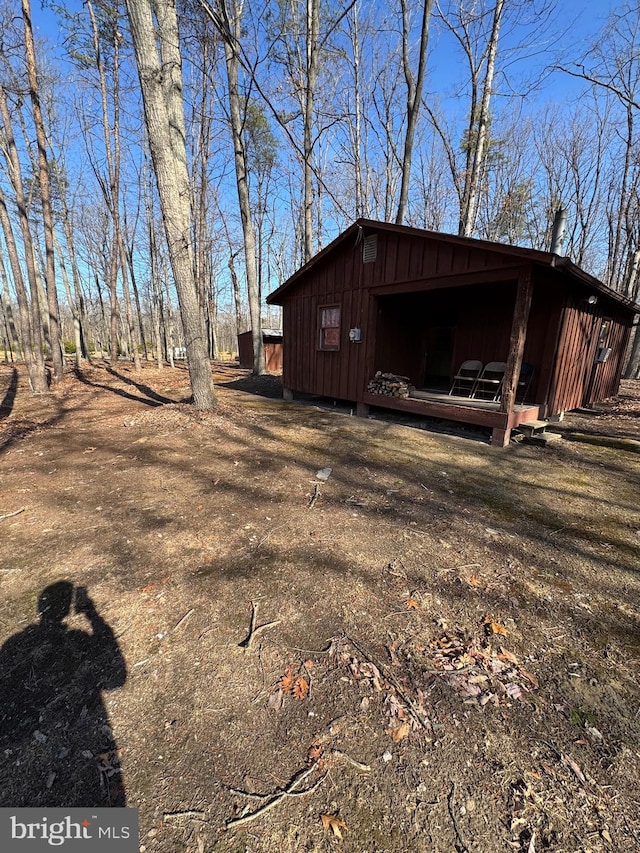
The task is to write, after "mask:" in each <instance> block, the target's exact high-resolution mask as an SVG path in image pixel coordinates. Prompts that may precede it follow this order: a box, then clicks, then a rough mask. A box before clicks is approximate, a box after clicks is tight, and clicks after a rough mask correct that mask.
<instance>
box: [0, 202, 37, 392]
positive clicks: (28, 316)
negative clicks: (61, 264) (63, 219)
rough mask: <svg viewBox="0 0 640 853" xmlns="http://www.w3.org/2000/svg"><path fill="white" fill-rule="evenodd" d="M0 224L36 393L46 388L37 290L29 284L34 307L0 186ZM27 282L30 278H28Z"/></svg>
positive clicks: (32, 385) (25, 355)
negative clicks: (23, 275) (30, 304)
mask: <svg viewBox="0 0 640 853" xmlns="http://www.w3.org/2000/svg"><path fill="white" fill-rule="evenodd" d="M0 226H1V227H2V230H3V233H4V242H5V246H6V249H7V255H8V258H9V265H10V267H11V273H12V275H13V284H14V287H15V290H16V297H17V299H18V315H19V317H20V332H21V335H22V350H23V352H24V357H25V362H26V364H27V372H28V374H29V383H30V385H31V390H32V391H33V392H34V393H36V394H43V393H44V392H45V391H47V390H48V385H47V374H46V369H45V363H44V356H43V354H42V333H41V327H40V316H39V308H38V304H37V302H38V292H37V288H34V287H32V288H31V298H32V300H33V299H34V298H35V300H36V305H35V310H31V309H33V305H32V306H31V309H30V306H29V299H28V297H27V291H26V288H25V285H24V279H23V277H22V268H21V266H20V259H19V257H18V247H17V245H16V241H15V237H14V234H13V228H12V226H11V219H10V218H9V212H8V210H7V205H6V202H5V200H4V195H3V193H2V189H1V188H0ZM31 267H33V252H31ZM30 284H31V279H30Z"/></svg>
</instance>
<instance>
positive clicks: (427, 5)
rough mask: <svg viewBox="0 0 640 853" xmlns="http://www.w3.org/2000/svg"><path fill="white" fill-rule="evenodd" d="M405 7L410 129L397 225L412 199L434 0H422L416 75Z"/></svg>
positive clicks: (402, 1)
mask: <svg viewBox="0 0 640 853" xmlns="http://www.w3.org/2000/svg"><path fill="white" fill-rule="evenodd" d="M400 5H401V7H402V66H403V69H404V77H405V81H406V83H407V130H406V134H405V139H404V154H403V157H402V183H401V185H400V199H399V201H398V212H397V214H396V225H402V223H403V222H404V218H405V216H406V212H407V203H408V201H409V181H410V179H411V162H412V159H413V145H414V141H415V135H416V126H417V124H418V116H419V113H420V104H421V103H422V89H423V86H424V76H425V70H426V67H427V44H428V41H429V21H430V19H431V9H432V7H433V0H423V3H422V24H421V27H420V47H419V49H418V73H417V76H416V77H414V76H413V70H412V65H413V63H412V61H411V60H410V58H409V11H408V8H407V7H408V0H400Z"/></svg>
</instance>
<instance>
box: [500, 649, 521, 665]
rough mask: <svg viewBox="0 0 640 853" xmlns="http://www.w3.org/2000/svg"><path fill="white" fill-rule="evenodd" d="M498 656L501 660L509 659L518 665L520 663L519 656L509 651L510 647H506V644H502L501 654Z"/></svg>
mask: <svg viewBox="0 0 640 853" xmlns="http://www.w3.org/2000/svg"><path fill="white" fill-rule="evenodd" d="M498 658H499V659H500V660H508V661H509V663H513V664H515V665H516V666H517V665H518V658H517V657H516V656H515V655H514V654H513V652H510V651H508V649H505V647H504V646H500V654H499V655H498Z"/></svg>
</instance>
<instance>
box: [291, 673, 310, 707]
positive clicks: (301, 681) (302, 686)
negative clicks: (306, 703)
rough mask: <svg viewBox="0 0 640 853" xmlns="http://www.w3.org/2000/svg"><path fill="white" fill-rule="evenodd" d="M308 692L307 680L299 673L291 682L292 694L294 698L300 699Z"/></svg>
mask: <svg viewBox="0 0 640 853" xmlns="http://www.w3.org/2000/svg"><path fill="white" fill-rule="evenodd" d="M308 692H309V682H308V681H307V679H306V678H303V677H302V676H301V675H299V676H298V677H297V678H296V680H295V681H294V682H293V695H294V697H295V698H296V699H299V700H300V701H302V700H303V699H304V698H305V697H306V695H307V693H308Z"/></svg>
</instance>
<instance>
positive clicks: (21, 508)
mask: <svg viewBox="0 0 640 853" xmlns="http://www.w3.org/2000/svg"><path fill="white" fill-rule="evenodd" d="M25 509H26V507H24V506H23V507H20V509H17V510H15V512H5V514H4V515H0V521H4V520H5V518H13V516H14V515H20V513H21V512H24V511H25Z"/></svg>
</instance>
